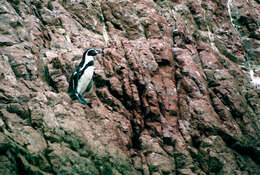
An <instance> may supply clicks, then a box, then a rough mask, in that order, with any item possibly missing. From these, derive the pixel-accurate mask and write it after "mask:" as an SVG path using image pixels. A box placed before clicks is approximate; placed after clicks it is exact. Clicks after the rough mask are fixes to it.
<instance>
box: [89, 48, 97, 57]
mask: <svg viewBox="0 0 260 175" xmlns="http://www.w3.org/2000/svg"><path fill="white" fill-rule="evenodd" d="M95 55H97V52H96V50H94V49H91V50H90V51H88V56H95Z"/></svg>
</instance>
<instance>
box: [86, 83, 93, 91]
mask: <svg viewBox="0 0 260 175" xmlns="http://www.w3.org/2000/svg"><path fill="white" fill-rule="evenodd" d="M92 84H93V80H90V82H89V84H88V87H87V89H86V92H88V91H90V89H91V88H92Z"/></svg>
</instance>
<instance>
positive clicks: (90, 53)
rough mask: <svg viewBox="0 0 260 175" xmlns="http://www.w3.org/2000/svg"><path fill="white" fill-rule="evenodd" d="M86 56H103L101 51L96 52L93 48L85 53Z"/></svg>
mask: <svg viewBox="0 0 260 175" xmlns="http://www.w3.org/2000/svg"><path fill="white" fill-rule="evenodd" d="M86 53H87V56H96V55H97V54H102V55H103V54H104V52H103V50H97V49H95V48H90V49H88V50H87V51H86Z"/></svg>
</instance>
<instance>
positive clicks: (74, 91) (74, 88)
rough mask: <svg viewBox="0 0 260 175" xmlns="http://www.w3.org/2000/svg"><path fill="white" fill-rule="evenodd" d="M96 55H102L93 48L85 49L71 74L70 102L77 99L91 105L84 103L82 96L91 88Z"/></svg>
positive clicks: (101, 52)
mask: <svg viewBox="0 0 260 175" xmlns="http://www.w3.org/2000/svg"><path fill="white" fill-rule="evenodd" d="M97 54H102V55H104V52H103V51H102V50H97V49H94V48H89V49H87V50H86V51H85V52H84V53H83V56H82V60H81V62H80V64H79V66H78V67H77V68H76V69H75V71H74V72H73V73H72V75H71V77H70V81H69V88H68V94H69V95H70V97H71V98H72V100H74V99H77V100H78V101H79V102H80V103H82V104H85V105H89V106H91V104H90V103H89V102H88V101H86V100H85V99H84V98H83V97H82V94H83V92H85V91H86V92H88V91H90V89H91V88H92V83H93V80H92V78H93V74H94V69H95V67H94V56H96V55H97Z"/></svg>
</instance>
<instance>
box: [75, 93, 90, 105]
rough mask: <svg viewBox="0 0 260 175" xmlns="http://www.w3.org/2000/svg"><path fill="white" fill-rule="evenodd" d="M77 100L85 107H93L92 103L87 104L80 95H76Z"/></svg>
mask: <svg viewBox="0 0 260 175" xmlns="http://www.w3.org/2000/svg"><path fill="white" fill-rule="evenodd" d="M75 96H76V97H77V100H78V101H79V102H80V103H81V104H84V105H89V106H90V107H91V103H89V102H87V101H86V100H85V99H84V98H83V97H82V96H81V95H80V94H79V93H75Z"/></svg>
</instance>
